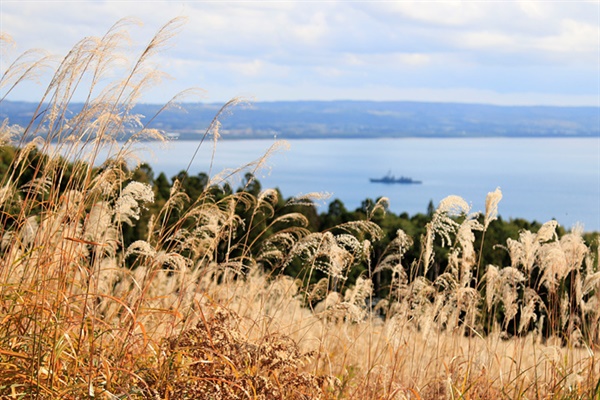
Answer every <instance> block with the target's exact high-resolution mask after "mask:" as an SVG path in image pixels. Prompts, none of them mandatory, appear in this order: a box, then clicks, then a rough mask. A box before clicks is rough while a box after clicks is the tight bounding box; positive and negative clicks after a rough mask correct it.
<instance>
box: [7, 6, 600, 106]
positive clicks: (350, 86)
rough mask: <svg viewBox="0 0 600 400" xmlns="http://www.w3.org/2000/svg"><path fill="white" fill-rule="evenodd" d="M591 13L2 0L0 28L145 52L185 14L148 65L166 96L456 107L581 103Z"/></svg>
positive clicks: (60, 48)
mask: <svg viewBox="0 0 600 400" xmlns="http://www.w3.org/2000/svg"><path fill="white" fill-rule="evenodd" d="M598 13H599V11H598V7H597V4H595V3H594V2H576V1H573V2H568V3H567V2H564V3H563V2H543V1H523V0H521V1H511V2H497V1H478V2H471V1H469V2H464V1H443V2H440V1H431V2H429V1H427V2H424V1H396V2H347V3H345V2H333V1H332V2H320V3H319V2H301V1H285V2H284V1H281V2H239V1H237V2H227V1H222V2H196V1H183V2H181V3H173V2H169V1H166V0H160V1H153V2H148V3H140V2H137V1H125V0H123V1H105V2H96V1H81V2H66V1H65V2H61V1H53V2H44V1H28V2H24V1H23V2H16V1H12V0H3V1H2V13H1V15H0V22H1V28H2V30H3V31H5V32H6V33H8V34H10V35H12V36H13V37H14V39H15V41H16V43H17V45H18V46H19V47H18V48H19V49H20V50H21V51H22V50H24V49H27V48H31V47H41V48H44V49H47V50H49V51H51V52H54V53H58V54H61V55H64V54H66V52H67V51H68V50H69V48H70V47H71V46H73V45H74V44H75V43H76V42H77V41H78V40H80V39H81V38H82V37H84V36H89V35H102V34H104V33H105V32H106V30H107V29H108V28H109V27H110V26H111V25H112V24H113V23H114V22H115V21H117V20H118V19H119V18H123V17H127V16H134V17H135V18H138V19H140V20H141V21H143V22H144V26H142V27H133V28H132V29H131V35H132V37H133V39H134V40H135V42H136V43H138V45H139V46H142V45H143V44H144V43H146V42H147V41H148V40H149V39H150V38H151V37H152V35H153V34H154V33H155V32H156V29H158V27H160V26H161V25H162V24H164V23H165V22H166V21H167V20H169V19H170V18H173V17H175V16H178V15H186V16H187V17H188V20H189V22H188V23H187V25H186V26H185V27H184V28H183V29H182V31H181V33H180V34H179V35H178V36H177V37H176V38H175V39H174V41H173V43H174V45H173V47H172V48H169V49H168V50H167V51H166V52H165V53H162V54H160V55H159V56H158V57H157V58H156V59H155V61H156V64H157V65H158V66H159V67H160V68H162V69H164V70H165V71H166V72H167V73H169V74H170V75H171V76H173V77H174V80H172V81H168V82H165V85H166V86H167V87H168V88H175V89H178V90H179V89H183V88H185V87H192V86H201V87H205V88H207V89H209V97H211V98H214V97H213V96H219V97H226V94H228V93H234V94H235V92H236V91H239V92H245V93H248V92H250V93H251V92H252V91H255V94H256V96H257V97H259V98H260V97H267V98H269V99H277V98H278V97H280V98H289V96H292V95H293V94H294V93H296V94H297V95H298V96H300V93H305V94H306V95H305V97H304V98H310V97H311V96H309V94H310V92H309V89H308V88H311V89H310V90H312V91H313V96H312V97H314V98H317V97H319V98H327V97H329V98H341V97H340V96H346V97H348V98H358V97H359V96H365V98H370V99H376V98H377V96H381V97H384V96H388V97H389V96H394V95H396V96H405V95H409V94H412V95H415V96H420V97H419V98H420V99H422V98H423V97H427V96H430V97H431V98H432V99H435V98H436V96H437V95H438V94H440V93H445V94H446V95H451V94H452V93H454V94H455V95H457V96H459V97H457V100H461V99H462V97H460V95H461V94H464V93H466V92H464V91H466V90H470V91H471V92H469V93H471V94H470V97H471V98H474V97H475V96H477V95H479V96H480V97H481V99H486V100H489V101H491V100H493V97H494V96H493V95H490V94H489V93H492V94H493V93H496V94H497V93H504V95H502V96H501V97H502V98H503V99H504V100H506V99H509V98H510V99H513V100H514V101H516V100H517V99H518V96H525V97H527V98H528V99H533V98H538V99H539V100H540V101H543V100H544V99H547V100H546V101H555V100H548V99H550V98H551V96H558V97H560V96H561V95H562V96H564V99H565V102H578V101H582V99H589V98H590V97H593V96H594V95H595V94H596V92H597V88H598V69H599V68H600V66H598V53H599V51H600V50H599V48H600V43H599V39H598V36H599V35H598V18H600V15H598ZM3 62H4V60H3ZM575 74H577V76H578V77H579V78H577V79H574V78H573V76H575ZM584 82H585V83H584ZM286 85H287V86H288V87H289V88H293V89H288V88H287V87H286ZM302 85H304V86H302ZM304 87H305V88H304ZM415 87H417V88H419V89H418V90H417V91H415V89H414V88H415ZM451 88H453V89H451ZM457 88H461V90H462V92H460V93H459V92H457V91H456V90H458V89H457ZM453 91H454V92H453ZM163 92H166V93H169V94H172V93H173V92H174V91H171V90H168V89H165V90H163ZM153 93H155V92H153ZM156 93H157V94H153V96H154V95H156V96H158V95H160V93H161V92H160V91H159V92H156ZM386 93H387V94H386ZM486 93H487V94H486ZM511 93H514V96H512V95H511ZM527 93H528V94H527ZM535 93H538V94H539V96H538V97H535V96H536V95H535ZM542 93H543V94H544V96H547V97H544V96H542ZM574 96H575V97H574ZM558 97H557V98H558ZM404 99H406V98H404ZM504 100H502V101H504ZM593 104H595V103H593Z"/></svg>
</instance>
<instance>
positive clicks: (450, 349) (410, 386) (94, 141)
mask: <svg viewBox="0 0 600 400" xmlns="http://www.w3.org/2000/svg"><path fill="white" fill-rule="evenodd" d="M179 26H180V21H179V20H174V21H171V22H169V23H168V24H167V25H165V26H164V27H163V28H161V29H160V30H159V31H158V33H157V35H156V36H155V37H154V38H152V39H151V40H150V41H149V44H148V45H147V47H146V48H144V49H143V50H142V51H141V53H140V55H139V56H138V57H137V58H133V59H132V60H131V62H130V64H129V65H130V68H129V69H125V72H124V73H123V75H118V74H116V73H115V71H123V68H122V60H123V59H124V58H123V56H124V55H126V54H123V53H121V52H122V51H123V49H125V50H128V48H127V47H126V46H125V47H123V46H124V45H125V44H126V43H127V40H126V39H127V31H128V29H129V26H128V25H127V23H126V21H122V22H119V23H117V24H116V25H115V26H114V27H112V28H111V29H110V30H109V32H108V33H107V34H106V35H105V36H104V37H102V38H93V37H89V38H85V39H83V40H82V41H81V42H79V43H78V44H77V45H76V46H75V48H74V49H73V50H72V51H71V52H70V53H69V54H68V55H67V56H65V57H64V58H63V59H62V60H61V62H60V63H59V64H58V65H56V66H55V73H54V78H53V79H52V81H51V82H50V84H49V86H48V91H47V93H46V95H45V97H44V98H42V99H40V108H39V110H38V111H36V112H35V118H33V119H31V120H30V121H29V122H27V123H26V124H22V125H21V126H20V127H19V126H15V125H13V123H12V122H11V121H10V120H9V121H6V122H5V123H4V124H3V125H2V130H1V131H0V139H1V144H2V153H1V154H3V155H5V154H7V153H9V152H10V153H12V154H10V160H11V161H10V163H9V165H8V166H7V168H6V171H4V174H3V175H2V178H1V181H0V208H1V213H0V229H1V232H0V234H1V237H2V242H1V243H0V321H1V322H2V323H1V324H0V396H2V397H3V398H14V399H25V398H40V399H46V398H47V399H82V398H103V399H137V398H139V399H142V398H153V399H197V398H214V399H238V398H240V399H242V398H243V399H246V398H249V399H282V398H283V399H319V398H320V399H421V398H425V399H440V398H442V399H443V398H446V399H455V398H465V399H466V398H472V399H492V398H493V399H497V398H509V399H520V398H552V399H590V398H595V397H598V396H600V366H599V361H600V360H598V350H599V348H598V343H599V340H600V272H598V253H597V251H596V252H592V251H590V249H591V246H590V245H591V244H590V243H587V242H585V241H584V239H583V238H582V236H581V232H580V231H578V230H574V231H572V232H567V233H565V234H564V235H562V236H561V237H560V238H559V236H558V235H557V231H556V224H555V223H554V222H553V221H550V222H548V223H546V224H544V225H542V226H541V227H540V228H539V229H538V230H536V231H535V232H532V231H529V230H522V231H521V232H520V233H519V234H518V236H517V237H514V238H511V239H508V240H507V241H506V242H501V243H492V245H494V246H504V247H505V248H506V251H507V252H508V254H509V256H510V258H509V262H507V263H506V264H505V265H492V264H490V265H483V264H481V251H482V250H481V249H482V248H483V246H484V245H485V243H487V242H486V240H487V239H486V233H487V232H488V228H489V226H490V224H491V223H493V221H494V220H495V219H496V218H497V208H498V204H499V202H500V201H501V197H502V194H501V193H500V191H495V192H492V193H489V194H488V195H487V198H486V199H487V200H486V211H485V214H484V215H482V216H479V217H478V216H475V215H472V214H471V212H470V207H469V205H468V203H467V202H466V201H465V200H463V199H461V198H458V197H456V196H450V197H448V198H446V199H445V200H443V201H442V202H441V203H440V205H439V206H438V208H437V209H436V210H432V215H431V218H430V219H429V220H428V221H427V222H424V226H423V227H422V232H423V233H422V235H414V233H413V232H406V231H405V230H403V229H398V230H397V232H396V234H395V236H394V238H393V240H391V241H390V242H389V243H388V245H387V246H386V247H385V251H384V252H383V253H381V254H377V255H376V254H374V251H373V249H374V248H375V245H376V243H378V242H379V241H381V240H382V239H383V230H382V227H381V226H380V225H379V224H378V216H379V215H380V213H381V212H383V211H384V210H385V206H386V199H380V200H379V201H378V202H377V203H376V204H373V205H372V207H371V208H370V209H369V212H367V213H366V214H364V216H363V217H362V218H361V219H358V220H339V221H335V222H334V223H333V224H332V226H331V227H330V228H327V229H325V230H323V231H320V232H312V231H310V230H309V229H307V226H308V225H309V223H310V221H309V219H308V217H307V216H306V215H305V214H303V213H302V212H300V211H301V208H302V204H303V203H305V202H306V200H307V199H292V200H290V204H289V206H290V207H292V206H293V207H298V208H297V209H296V210H297V211H294V212H287V213H284V214H282V215H277V214H275V212H274V211H275V207H276V205H277V204H278V203H279V202H280V200H281V199H280V198H279V193H278V192H277V191H276V190H272V189H266V190H263V189H262V188H260V187H259V186H258V185H256V182H255V181H253V180H252V179H247V180H246V181H245V187H244V189H245V190H242V191H236V192H233V191H231V190H229V189H228V188H227V187H226V186H225V185H224V184H223V182H224V180H223V178H224V177H223V176H211V177H206V179H207V180H208V182H206V184H202V185H198V186H199V188H198V191H197V192H195V193H193V194H191V193H189V192H186V191H185V190H183V188H184V187H185V186H186V180H188V179H191V177H187V176H185V175H183V176H181V177H180V178H181V179H179V180H177V181H175V183H174V185H173V186H172V187H170V188H169V190H168V192H167V191H165V192H161V193H159V192H158V190H156V189H154V188H153V187H152V186H150V185H148V184H146V183H144V182H142V181H141V180H139V179H137V178H138V176H136V175H135V174H133V173H131V172H130V170H129V169H128V168H126V167H125V165H126V164H129V162H130V161H131V160H132V158H133V157H134V156H135V154H133V153H132V152H131V149H132V144H133V143H135V142H136V141H139V140H146V139H154V140H160V139H161V138H162V133H161V131H159V130H155V129H153V127H152V125H151V124H149V125H146V124H143V123H140V120H139V118H138V116H137V115H136V114H135V113H134V111H133V110H134V105H135V103H136V101H138V99H139V98H140V96H141V95H142V94H143V92H144V90H145V89H146V88H147V86H146V85H149V84H152V83H154V82H155V80H154V79H153V78H154V77H155V76H156V69H155V67H154V66H153V65H151V64H149V61H150V60H151V57H152V55H154V54H155V53H156V52H157V51H159V50H161V48H162V47H163V46H164V44H165V43H166V42H167V41H168V39H170V38H171V37H172V36H173V34H174V33H175V32H176V31H177V29H178V28H179ZM5 39H6V38H5V37H3V40H5ZM127 59H128V58H127ZM31 60H32V59H30V58H25V59H21V61H23V62H17V63H15V64H13V66H11V67H9V69H8V70H7V71H3V75H2V81H1V83H2V85H3V87H4V88H5V93H6V92H10V90H9V89H10V87H11V85H13V84H17V85H18V84H19V83H20V82H21V81H22V80H23V79H26V78H28V77H29V76H30V74H31V71H33V69H34V68H36V67H37V66H39V64H40V63H39V62H38V61H37V60H36V59H33V61H31ZM32 68H33V69H32ZM84 76H85V77H86V79H81V78H82V77H84ZM109 78H110V82H111V84H110V85H107V86H105V87H102V88H99V87H97V85H99V84H100V82H106V80H107V79H109ZM84 83H85V85H86V86H85V87H84V86H82V85H84ZM87 85H89V86H87ZM100 89H102V90H100ZM80 90H86V91H87V92H89V93H90V97H89V100H88V101H87V102H86V103H84V104H82V105H80V109H79V112H77V113H76V114H74V115H72V114H71V113H70V112H69V110H70V109H69V106H70V99H71V98H72V94H73V92H74V91H80ZM235 104H236V100H232V101H231V102H230V103H227V104H226V105H225V106H223V107H222V108H221V109H220V110H217V111H216V114H215V116H214V118H213V119H212V121H211V122H209V123H208V125H207V127H206V128H205V129H204V133H203V135H202V140H201V141H200V140H199V141H198V144H199V145H203V146H204V145H209V141H210V140H217V139H218V138H219V134H218V133H219V129H220V124H219V117H220V116H221V115H222V114H223V112H225V111H227V109H228V108H229V107H231V106H234V105H235ZM41 133H44V135H40V134H41ZM124 133H126V134H127V135H128V137H129V138H130V139H129V140H128V141H126V142H121V141H119V140H118V139H120V138H121V137H122V135H123V134H124ZM205 139H206V140H205ZM51 142H55V143H58V146H56V147H53V146H50V143H51ZM9 145H16V150H15V147H12V146H9ZM102 149H104V150H107V151H108V152H109V154H110V157H109V160H108V161H106V162H105V163H103V164H102V165H101V166H100V167H99V168H92V167H91V165H94V163H93V161H94V160H95V158H96V157H97V156H98V154H99V152H100V150H102ZM38 152H41V153H42V154H45V156H44V161H43V162H38V161H39V160H40V158H39V157H38V156H37V154H38ZM61 155H62V156H61ZM65 155H66V156H65ZM266 156H268V154H266V155H265V156H264V157H266ZM264 157H261V158H259V159H258V160H257V162H256V164H255V165H256V166H258V165H260V164H261V163H262V162H263V161H264ZM231 173H236V171H235V170H232V171H231ZM157 202H159V203H158V204H156V203H157ZM153 204H156V206H153V207H151V205H153ZM142 213H150V216H149V217H150V219H149V224H148V226H147V229H145V231H144V232H145V236H140V237H137V238H136V240H133V241H132V240H126V234H127V232H130V231H129V230H131V229H133V227H135V226H136V224H137V222H138V221H139V219H140V216H141V215H142ZM476 235H478V237H479V238H480V239H481V241H480V245H479V246H476V245H475V236H476ZM416 243H419V253H418V257H416V258H415V259H413V260H412V261H410V262H408V261H407V258H406V255H407V252H409V251H410V249H411V248H413V246H415V244H416ZM596 248H597V247H596ZM441 263H443V264H444V265H446V267H445V269H444V271H443V273H441V274H439V275H437V276H435V277H433V276H432V275H431V274H430V273H429V272H430V271H431V270H432V269H434V268H436V265H439V264H441ZM364 265H368V266H369V268H367V269H366V270H365V269H361V270H360V272H359V273H358V274H357V273H356V271H357V270H358V268H359V267H360V266H364ZM371 266H372V267H371ZM290 270H293V271H295V274H294V275H293V276H290V274H289V271H290ZM286 271H287V272H288V274H285V273H284V272H286ZM381 271H387V272H388V273H389V274H390V276H391V281H390V282H389V291H388V293H389V294H388V296H387V298H385V299H376V298H375V297H374V294H373V278H374V276H375V274H377V273H380V272H381ZM317 275H318V277H319V279H313V277H314V276H317ZM350 277H352V279H350ZM348 282H352V283H348Z"/></svg>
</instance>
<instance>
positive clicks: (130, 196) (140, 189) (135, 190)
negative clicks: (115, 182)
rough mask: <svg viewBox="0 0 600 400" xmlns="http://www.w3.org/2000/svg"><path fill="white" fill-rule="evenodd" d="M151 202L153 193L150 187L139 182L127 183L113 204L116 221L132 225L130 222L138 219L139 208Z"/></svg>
mask: <svg viewBox="0 0 600 400" xmlns="http://www.w3.org/2000/svg"><path fill="white" fill-rule="evenodd" d="M153 202H154V192H153V191H152V187H151V186H150V185H148V184H146V183H141V182H131V183H129V184H128V185H127V186H126V187H125V189H123V192H122V193H121V196H119V198H118V199H117V201H116V202H115V210H114V212H115V216H116V218H117V221H119V222H125V223H127V224H129V225H133V221H132V220H133V219H135V220H137V219H139V218H140V213H141V207H143V205H144V204H145V203H153ZM140 205H141V206H140Z"/></svg>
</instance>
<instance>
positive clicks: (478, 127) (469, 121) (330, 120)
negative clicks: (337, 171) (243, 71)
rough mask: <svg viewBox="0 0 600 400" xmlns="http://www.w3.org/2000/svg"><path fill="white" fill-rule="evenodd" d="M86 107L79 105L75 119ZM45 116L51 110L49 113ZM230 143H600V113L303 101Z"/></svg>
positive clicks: (187, 122)
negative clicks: (433, 140)
mask: <svg viewBox="0 0 600 400" xmlns="http://www.w3.org/2000/svg"><path fill="white" fill-rule="evenodd" d="M37 106H38V104H37V103H33V102H17V101H4V102H2V103H0V119H2V120H4V119H5V118H8V119H9V123H10V124H18V125H22V126H26V125H27V124H28V123H29V121H30V120H31V118H32V117H33V113H34V111H35V109H36V107H37ZM181 106H182V108H183V109H184V110H185V112H184V111H181V110H167V111H164V112H163V113H161V114H159V115H158V116H157V117H156V118H154V119H153V121H152V124H151V127H153V128H157V129H160V130H162V131H164V132H165V133H167V134H169V135H171V136H174V137H178V138H179V139H181V140H188V139H189V140H197V139H198V138H199V136H201V135H203V134H204V132H205V130H206V128H207V127H208V126H209V124H210V122H211V121H212V119H213V118H214V116H215V114H216V113H217V112H218V110H219V109H220V108H221V106H222V104H220V103H182V104H181ZM81 107H82V104H81V103H73V104H72V105H71V110H72V112H77V110H79V109H81ZM162 107H163V106H162V105H159V104H152V103H140V104H138V105H136V106H135V107H134V109H133V110H132V112H133V113H135V114H141V115H144V116H146V119H148V118H150V117H152V116H153V115H155V114H156V113H157V112H158V111H159V110H160V109H161V108H162ZM42 112H43V111H42ZM221 120H222V127H221V130H220V133H221V134H222V137H223V139H265V138H273V137H274V136H277V137H279V138H282V139H303V138H310V139H317V138H323V139H331V138H362V139H364V138H383V137H386V138H402V137H440V138H441V137H451V138H458V137H598V136H600V108H599V107H594V106H504V105H490V104H472V103H448V102H416V101H368V100H333V101H316V100H298V101H264V102H252V103H250V104H249V105H242V106H238V107H236V108H233V109H232V110H231V111H230V112H229V111H228V112H227V113H226V114H225V115H223V116H222V118H221Z"/></svg>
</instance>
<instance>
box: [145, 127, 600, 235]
mask: <svg viewBox="0 0 600 400" xmlns="http://www.w3.org/2000/svg"><path fill="white" fill-rule="evenodd" d="M273 143H274V141H273V140H242V141H221V142H219V143H218V145H217V149H216V156H215V159H214V165H213V167H212V173H211V175H214V174H216V173H218V172H220V171H222V170H223V169H224V168H237V167H241V166H243V165H245V164H246V163H249V162H251V161H253V160H256V159H258V158H260V157H261V156H262V155H263V154H264V153H265V152H266V151H267V149H268V148H269V147H270V146H271V145H272V144H273ZM197 144H198V143H197V142H185V141H182V142H180V141H174V142H171V143H169V144H167V145H164V144H158V143H149V144H144V146H145V147H146V151H145V152H144V153H142V157H141V158H142V160H144V161H146V162H148V163H149V164H150V165H152V167H153V169H154V171H155V172H156V173H157V174H158V172H160V171H163V172H165V173H166V174H167V176H168V177H171V176H173V175H175V174H176V173H177V172H178V171H180V170H182V169H185V168H186V167H187V165H188V163H189V161H190V160H191V159H192V156H193V154H194V151H195V149H196V147H197ZM289 144H290V149H289V150H287V151H280V152H278V153H276V154H274V155H272V156H271V157H270V158H268V159H267V161H266V168H262V169H260V170H258V171H256V173H255V175H256V176H257V177H258V178H259V180H260V182H261V184H262V186H263V188H270V187H278V188H279V189H280V190H281V191H282V193H283V195H284V196H285V197H291V196H295V195H299V194H306V193H310V192H329V193H331V195H332V197H331V198H330V200H332V199H334V198H339V199H341V200H342V201H343V202H344V204H345V205H346V207H347V208H348V209H349V210H352V209H355V208H357V207H359V206H360V204H361V202H362V201H363V200H364V199H366V198H367V197H369V198H373V199H375V198H377V197H379V196H386V197H388V198H389V199H390V203H391V206H390V209H391V210H392V211H393V212H395V213H400V212H408V213H409V214H411V215H412V214H415V213H417V212H425V211H426V208H427V204H428V202H429V201H430V200H433V202H434V204H435V205H437V204H438V202H439V201H440V200H441V199H443V198H444V197H446V196H448V195H452V194H453V195H459V196H461V197H463V198H464V199H465V200H467V202H470V203H471V204H472V210H473V211H484V210H485V197H486V195H487V193H488V192H490V191H493V190H494V189H496V187H500V189H501V190H502V193H503V196H504V197H503V199H502V201H501V202H500V206H499V213H500V215H501V216H502V217H503V218H505V219H508V218H517V217H520V218H525V219H528V220H537V221H539V222H546V221H548V220H550V219H552V218H555V219H557V220H558V222H559V224H561V225H563V226H564V227H566V228H571V227H572V226H573V225H574V224H575V223H576V222H581V223H583V224H584V227H585V230H586V231H592V230H595V231H600V139H581V138H573V139H571V138H569V139H564V138H561V139H512V138H492V139H485V138H481V139H472V138H470V139H364V140H363V139H351V140H349V139H339V140H337V139H333V140H327V139H320V140H293V141H289ZM211 146H212V145H211V143H204V144H203V147H202V148H201V149H200V152H199V153H198V155H197V156H196V158H195V159H194V161H193V163H192V166H191V169H190V173H191V174H192V175H194V174H197V173H198V172H208V171H209V167H210V158H211V156H210V154H211V152H212V147H211ZM148 151H150V152H148ZM251 169H252V168H251ZM388 171H391V172H392V173H393V174H395V175H396V176H400V175H404V176H408V177H412V178H413V179H416V180H421V181H423V184H422V185H384V184H375V183H370V182H369V178H371V177H381V176H383V175H385V174H386V173H387V172H388ZM233 183H234V185H235V186H234V187H237V184H239V179H238V181H237V182H233ZM327 202H328V201H323V202H321V206H320V207H322V208H321V209H322V210H325V208H324V207H326V204H327Z"/></svg>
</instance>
